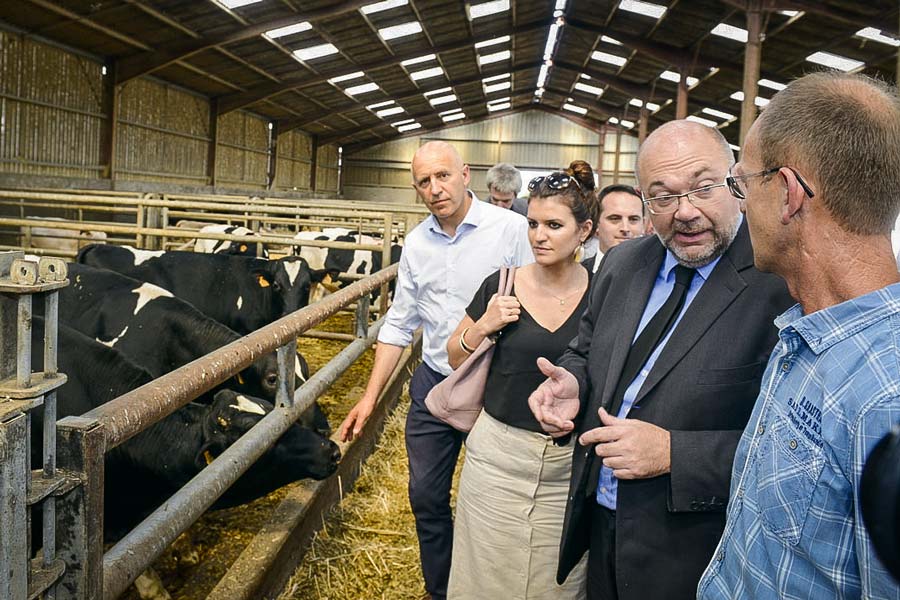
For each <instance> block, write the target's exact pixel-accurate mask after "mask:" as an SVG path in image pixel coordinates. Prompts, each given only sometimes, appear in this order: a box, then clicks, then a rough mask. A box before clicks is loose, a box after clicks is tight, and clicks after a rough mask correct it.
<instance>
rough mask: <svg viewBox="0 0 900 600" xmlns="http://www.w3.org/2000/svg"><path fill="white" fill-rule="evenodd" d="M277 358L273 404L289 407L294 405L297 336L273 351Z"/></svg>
mask: <svg viewBox="0 0 900 600" xmlns="http://www.w3.org/2000/svg"><path fill="white" fill-rule="evenodd" d="M275 356H276V357H277V359H278V389H277V390H276V391H275V406H282V407H291V406H293V405H294V375H295V370H294V365H295V364H296V363H297V338H291V340H290V341H289V342H288V343H287V344H285V345H284V346H280V347H279V348H278V350H277V351H276V353H275Z"/></svg>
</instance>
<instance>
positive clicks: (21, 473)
mask: <svg viewBox="0 0 900 600" xmlns="http://www.w3.org/2000/svg"><path fill="white" fill-rule="evenodd" d="M4 343H5V342H4ZM26 431H27V419H26V418H25V415H24V414H23V413H21V412H16V413H13V414H11V415H10V414H7V415H6V418H5V419H4V418H3V417H0V532H2V534H3V535H0V565H2V568H0V598H10V599H11V600H24V599H25V598H27V597H28V552H27V549H28V531H27V529H28V528H27V525H26V521H27V517H26V513H25V481H26V477H27V475H28V466H27V457H28V448H27V447H26V442H25V438H26Z"/></svg>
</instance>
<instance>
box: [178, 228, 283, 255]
mask: <svg viewBox="0 0 900 600" xmlns="http://www.w3.org/2000/svg"><path fill="white" fill-rule="evenodd" d="M198 233H224V234H228V235H241V236H245V237H246V238H248V239H246V240H240V241H238V240H209V239H202V238H197V241H196V242H194V252H200V253H203V254H234V255H237V256H256V245H257V242H256V241H254V240H253V238H254V237H259V236H258V235H257V234H256V233H255V232H254V231H252V230H250V229H247V228H246V227H243V226H241V225H205V226H203V227H201V228H200V231H199V232H198ZM260 256H261V257H262V258H269V250H268V249H267V248H266V246H265V245H264V244H263V247H262V254H261V255H260Z"/></svg>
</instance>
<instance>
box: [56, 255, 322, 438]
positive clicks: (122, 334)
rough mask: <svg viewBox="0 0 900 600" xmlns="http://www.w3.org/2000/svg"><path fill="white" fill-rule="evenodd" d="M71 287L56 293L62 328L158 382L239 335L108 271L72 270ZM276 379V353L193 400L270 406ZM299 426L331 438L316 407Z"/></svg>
mask: <svg viewBox="0 0 900 600" xmlns="http://www.w3.org/2000/svg"><path fill="white" fill-rule="evenodd" d="M69 279H70V281H71V284H70V285H69V286H68V287H66V288H63V289H62V290H61V291H60V302H59V319H60V322H62V323H64V324H66V325H68V326H70V327H72V328H74V329H76V330H77V331H80V332H81V333H83V334H85V335H87V336H89V337H92V338H94V339H95V340H97V341H98V342H100V343H102V344H105V345H107V346H110V347H115V348H116V349H117V350H119V351H121V352H122V353H123V354H125V356H127V357H128V358H129V359H131V360H132V361H134V362H135V363H137V364H138V365H140V366H141V367H143V368H144V369H147V370H148V371H149V372H150V374H151V375H152V376H153V377H160V376H162V375H164V374H166V373H168V372H170V371H173V370H175V369H177V368H179V367H182V366H184V365H186V364H188V363H189V362H191V361H194V360H196V359H198V358H200V357H202V356H204V355H206V354H209V353H210V352H213V351H214V350H216V349H218V348H221V347H222V346H225V345H226V344H230V343H231V342H233V341H235V340H237V339H239V338H240V335H239V334H237V333H235V332H234V331H232V330H231V329H229V328H228V327H226V326H225V325H223V324H221V323H219V322H218V321H215V320H213V319H211V318H209V317H207V316H206V315H204V314H203V313H201V312H200V311H198V310H197V309H195V308H194V307H193V306H192V305H190V304H188V303H187V302H185V301H183V300H180V299H179V298H176V297H174V296H172V295H171V294H170V293H169V292H168V291H166V290H164V289H162V288H160V287H158V286H155V285H153V284H150V283H144V282H140V281H137V280H136V279H132V278H130V277H126V276H124V275H121V274H119V273H116V272H114V271H109V270H107V269H97V268H94V267H91V266H88V265H81V264H70V265H69ZM296 371H297V373H296V376H297V379H298V383H302V382H304V381H306V379H307V378H308V377H309V367H308V365H307V363H306V361H305V360H304V359H303V357H302V356H301V355H300V354H298V355H297V363H296ZM277 377H278V364H277V361H276V357H275V353H271V354H267V355H265V356H263V357H261V358H259V359H258V360H257V361H256V362H255V363H253V364H252V365H250V366H249V367H247V368H246V369H244V370H243V371H241V373H240V374H239V375H237V376H235V377H234V378H231V379H229V380H226V381H225V382H223V383H222V384H220V385H219V386H218V387H217V388H214V390H213V391H212V392H210V393H208V394H206V395H204V396H203V397H201V398H198V399H197V400H198V401H199V402H202V403H209V402H210V401H211V400H212V395H213V393H214V392H215V391H217V390H219V389H224V388H226V387H227V388H230V389H234V390H237V391H239V392H241V393H244V394H249V395H252V396H258V397H261V398H266V399H270V400H273V399H274V398H275V393H276V388H277ZM300 423H301V425H306V426H309V427H313V428H314V429H315V430H316V431H318V432H320V433H322V434H330V427H329V424H328V419H327V418H326V417H325V415H324V413H322V410H321V408H320V407H319V406H318V404H316V403H314V404H313V405H312V407H310V410H309V411H308V412H307V414H305V415H303V417H302V418H301V421H300Z"/></svg>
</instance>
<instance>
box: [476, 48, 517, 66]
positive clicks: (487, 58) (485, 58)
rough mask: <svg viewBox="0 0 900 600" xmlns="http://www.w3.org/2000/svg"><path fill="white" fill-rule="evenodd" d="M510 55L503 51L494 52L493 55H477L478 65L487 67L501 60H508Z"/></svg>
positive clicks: (508, 52)
mask: <svg viewBox="0 0 900 600" xmlns="http://www.w3.org/2000/svg"><path fill="white" fill-rule="evenodd" d="M511 55H512V53H511V52H510V51H509V50H503V51H502V52H494V53H493V54H484V55H482V54H479V55H478V64H479V65H489V64H491V63H495V62H500V61H502V60H509V57H510V56H511Z"/></svg>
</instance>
